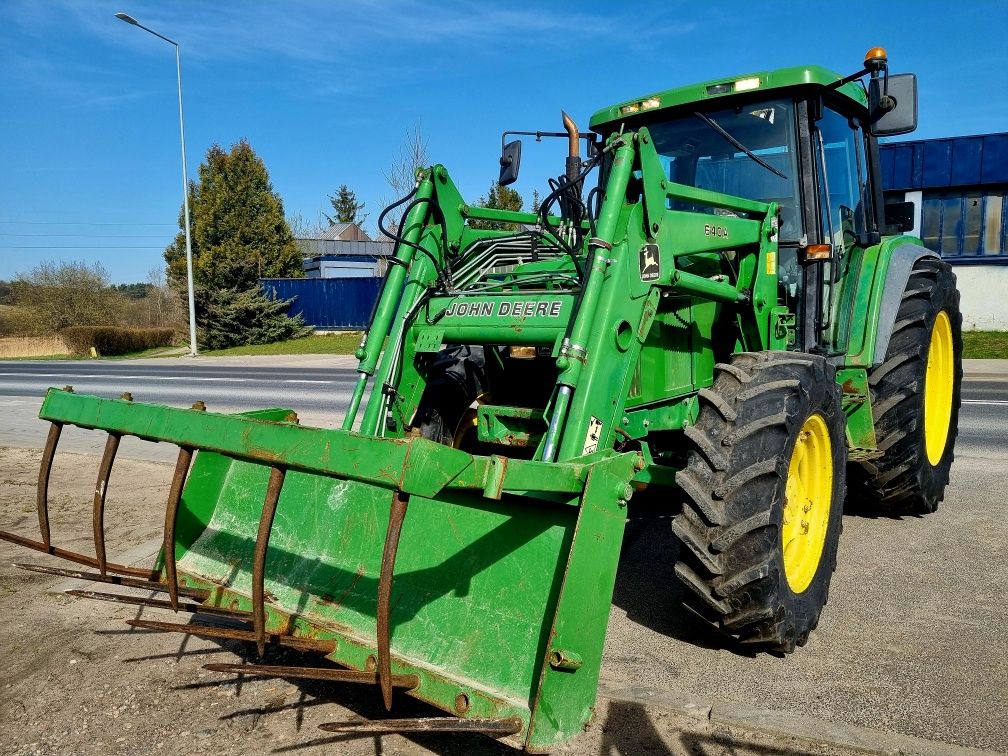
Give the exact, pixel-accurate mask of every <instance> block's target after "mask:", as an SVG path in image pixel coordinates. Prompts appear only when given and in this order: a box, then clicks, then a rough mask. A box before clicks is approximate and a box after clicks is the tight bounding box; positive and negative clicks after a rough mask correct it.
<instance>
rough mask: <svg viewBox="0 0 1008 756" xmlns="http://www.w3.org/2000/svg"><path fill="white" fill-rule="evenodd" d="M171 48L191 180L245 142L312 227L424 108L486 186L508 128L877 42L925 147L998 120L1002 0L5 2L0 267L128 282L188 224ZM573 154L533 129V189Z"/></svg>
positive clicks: (392, 150) (529, 165)
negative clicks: (64, 265)
mask: <svg viewBox="0 0 1008 756" xmlns="http://www.w3.org/2000/svg"><path fill="white" fill-rule="evenodd" d="M120 10H121V11H125V12H127V13H129V14H131V15H133V16H135V17H136V18H137V19H138V20H140V21H141V23H144V24H146V25H147V26H150V27H152V28H154V29H156V30H157V31H159V32H160V33H162V34H164V35H165V36H168V37H172V38H174V39H175V40H177V41H178V42H179V43H180V44H181V45H182V76H183V85H184V96H185V111H186V139H187V145H188V158H189V164H190V175H194V174H195V173H196V167H197V166H198V164H199V162H200V160H201V159H202V157H203V155H204V154H205V153H206V150H207V148H208V147H209V146H210V145H211V144H213V143H215V142H216V143H219V144H222V145H224V146H229V145H231V144H232V143H234V142H236V141H237V140H239V139H242V138H246V139H248V140H249V142H250V143H251V144H252V146H253V148H254V149H255V150H256V151H257V152H258V153H259V155H260V156H261V157H262V158H263V160H264V161H265V163H266V166H267V168H268V169H269V171H270V175H271V177H272V180H273V185H274V187H275V189H276V190H277V191H278V192H279V193H280V195H281V197H282V198H283V201H284V204H285V208H286V211H287V213H288V215H291V214H293V213H300V214H301V215H302V216H304V217H306V218H308V219H310V220H314V219H316V218H317V217H318V213H319V211H320V210H321V209H323V207H326V206H327V204H326V199H325V198H326V195H327V194H330V193H332V192H333V191H335V189H336V187H337V186H338V185H339V184H341V183H346V184H348V185H349V186H350V187H351V188H352V189H354V190H355V191H356V192H357V195H358V198H359V199H361V200H363V201H365V202H366V203H367V208H366V211H367V212H368V213H370V217H369V218H368V222H367V225H368V226H371V225H372V224H373V222H374V220H375V219H376V218H377V215H378V212H379V210H380V206H381V199H382V198H388V197H389V194H390V190H389V188H388V186H387V184H386V182H385V179H384V178H383V175H382V172H383V171H384V170H385V169H387V167H388V166H389V164H390V163H391V162H392V160H393V159H394V157H395V155H396V154H397V152H398V149H399V145H400V144H401V143H402V141H403V137H404V134H405V132H406V131H407V130H408V129H410V128H411V127H412V126H413V125H414V124H416V123H417V121H418V120H419V121H420V123H421V128H422V132H423V134H424V137H425V138H426V139H427V141H428V154H429V156H430V158H431V161H432V162H440V163H444V164H445V165H446V166H447V167H448V169H449V171H450V172H451V174H452V176H453V178H454V179H455V181H456V183H458V185H459V186H460V188H461V189H462V192H463V194H464V195H465V196H466V197H468V198H470V199H471V200H473V201H475V200H478V198H479V197H480V195H483V194H486V191H487V189H488V187H489V185H490V182H491V180H492V179H493V177H494V176H495V175H496V172H497V158H498V155H499V149H500V132H501V131H502V130H503V129H505V128H507V129H529V130H535V129H542V130H549V131H552V130H557V129H559V127H560V118H559V113H560V109H561V108H565V109H566V110H568V111H569V112H570V113H571V114H572V115H574V117H575V119H576V120H577V121H578V122H579V123H581V124H583V125H586V124H587V121H588V117H589V116H590V115H591V113H592V112H594V111H595V110H596V109H597V108H599V107H602V106H604V105H607V104H610V103H612V102H616V101H620V100H625V99H629V98H631V97H634V96H637V95H640V94H645V93H648V92H652V91H655V90H660V89H665V88H668V87H672V86H677V85H680V84H687V83H690V82H692V81H698V80H705V79H712V78H720V77H722V76H724V77H728V76H732V75H734V74H738V73H744V72H747V71H755V70H761V69H768V68H777V67H782V66H790V65H800V64H806V63H818V64H821V65H825V66H827V67H829V68H832V69H834V70H837V71H840V72H844V73H846V72H850V71H854V70H856V69H857V68H858V67H859V64H860V61H861V59H862V56H863V54H864V52H865V50H866V49H868V48H869V47H871V46H874V45H883V46H885V47H886V48H887V50H888V52H889V59H890V63H891V70H892V71H893V72H903V71H914V72H916V73H917V74H918V76H919V80H920V86H921V90H920V121H919V124H920V126H919V129H918V131H917V132H916V133H915V134H914V135H913V137H914V138H926V137H936V136H948V135H958V134H971V133H986V132H992V131H1005V130H1008V88H1006V87H1005V75H1006V74H1005V72H1006V70H1008V52H1006V50H1005V41H1004V30H1005V29H1006V28H1008V2H1004V1H1002V0H970V1H969V2H959V3H947V2H926V1H920V2H889V3H886V2H876V3H869V4H855V5H852V4H851V3H845V2H812V1H811V0H806V1H805V2H795V3H791V2H773V1H772V0H764V2H760V3H756V2H751V1H750V2H719V3H697V2H673V1H671V0H665V1H664V2H655V3H633V2H627V3H611V2H608V3H606V2H593V1H591V0H588V1H585V2H579V3H577V4H573V3H572V4H569V5H568V4H562V3H551V2H545V1H544V0H539V1H538V2H507V3H500V4H497V3H493V2H489V1H485V2H480V1H479V0H473V1H471V2H438V3H433V2H432V3H423V2H416V1H414V0H387V1H381V0H348V1H344V2H307V1H305V2H285V3H279V2H272V3H266V2H252V1H249V2H237V1H234V2H213V3H209V2H161V3H155V2H138V1H137V0H114V2H106V1H105V0H94V1H93V2H89V1H88V0H79V1H74V2H70V1H69V0H63V1H61V0H49V1H47V2H37V1H34V0H29V1H27V2H18V1H17V0H5V1H4V2H3V4H2V5H0V29H2V31H0V40H2V44H0V98H2V102H3V105H2V106H0V278H10V277H12V276H14V275H15V274H16V273H17V272H19V271H25V270H28V269H29V268H31V267H32V266H34V265H36V264H37V263H38V262H40V261H41V260H44V259H51V260H86V261H89V262H90V261H94V260H99V261H101V262H102V264H103V265H105V267H106V268H107V269H108V270H109V272H110V273H111V275H112V278H113V280H115V281H119V282H127V281H137V280H145V279H146V277H147V273H148V271H149V270H150V269H151V268H152V267H155V266H162V265H163V261H162V257H161V252H162V250H163V248H164V246H165V245H166V244H167V243H168V242H169V241H170V240H171V239H172V237H173V236H174V234H175V232H176V231H177V228H178V226H177V221H176V218H177V214H178V212H179V204H180V201H181V176H180V155H179V143H178V118H177V110H176V107H177V103H176V99H175V98H176V89H175V87H176V83H175V60H174V52H173V48H172V47H171V46H170V45H168V44H167V43H165V42H162V41H161V40H159V39H157V38H155V37H152V36H151V35H149V34H147V33H146V32H143V31H141V30H140V29H137V28H135V27H131V26H127V25H126V24H124V23H122V22H121V21H119V20H117V19H115V18H114V17H113V14H114V13H115V12H116V11H120ZM562 169H563V146H562V145H561V144H558V143H552V144H545V143H544V144H542V145H535V144H534V143H533V142H526V144H525V152H524V155H523V166H522V179H521V181H520V182H519V183H518V184H517V185H516V188H518V189H519V191H521V192H522V193H523V195H525V196H526V197H531V193H532V189H533V188H535V187H537V186H540V187H541V185H542V183H543V181H544V178H545V176H546V175H547V174H548V173H550V174H552V173H559V172H561V171H562Z"/></svg>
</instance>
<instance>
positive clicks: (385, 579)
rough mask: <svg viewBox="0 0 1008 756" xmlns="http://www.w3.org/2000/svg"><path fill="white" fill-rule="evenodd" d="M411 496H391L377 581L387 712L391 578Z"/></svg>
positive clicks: (389, 700)
mask: <svg viewBox="0 0 1008 756" xmlns="http://www.w3.org/2000/svg"><path fill="white" fill-rule="evenodd" d="M408 504H409V495H408V494H404V493H403V492H402V491H398V490H397V491H393V492H392V507H391V509H390V510H389V524H388V532H387V533H386V535H385V549H384V550H383V552H382V562H381V573H380V575H379V577H378V611H377V620H378V627H377V635H378V639H377V640H378V680H379V683H380V684H381V691H382V701H383V702H384V703H385V709H386V711H388V710H391V708H392V654H391V649H390V645H391V628H390V626H389V614H390V607H391V599H392V578H393V574H394V572H395V558H396V552H397V551H398V550H399V535H400V534H401V533H402V525H403V520H405V519H406V508H407V505H408Z"/></svg>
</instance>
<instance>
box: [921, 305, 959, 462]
mask: <svg viewBox="0 0 1008 756" xmlns="http://www.w3.org/2000/svg"><path fill="white" fill-rule="evenodd" d="M954 382H955V375H954V371H953V356H952V323H951V322H950V321H949V316H948V313H946V312H945V311H944V310H942V311H941V312H939V313H938V317H937V318H935V322H934V327H933V328H932V329H931V345H930V346H929V347H928V358H927V372H926V374H925V376H924V448H925V449H926V450H927V458H928V462H930V463H931V465H932V467H933V466H935V465H937V464H938V463H939V462H941V458H942V456H943V455H944V454H945V442H946V441H947V440H948V431H949V423H950V422H951V420H952V386H953V383H954Z"/></svg>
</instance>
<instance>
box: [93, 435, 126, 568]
mask: <svg viewBox="0 0 1008 756" xmlns="http://www.w3.org/2000/svg"><path fill="white" fill-rule="evenodd" d="M120 438H121V436H120V435H119V434H118V433H109V434H108V439H107V440H106V441H105V453H104V454H102V460H101V465H100V466H99V468H98V482H97V483H95V494H94V520H93V527H94V542H95V556H96V557H97V558H98V570H99V571H100V572H101V574H102V575H104V574H105V573H106V571H107V567H106V559H105V494H106V492H107V491H108V482H109V476H110V475H111V474H112V464H113V463H114V462H115V456H116V452H117V451H119V439H120Z"/></svg>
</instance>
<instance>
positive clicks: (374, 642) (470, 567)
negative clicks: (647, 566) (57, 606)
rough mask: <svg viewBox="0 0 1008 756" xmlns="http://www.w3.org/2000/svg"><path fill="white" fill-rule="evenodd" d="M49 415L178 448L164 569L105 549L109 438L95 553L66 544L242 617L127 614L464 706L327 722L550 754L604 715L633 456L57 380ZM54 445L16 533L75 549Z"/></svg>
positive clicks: (255, 669)
mask: <svg viewBox="0 0 1008 756" xmlns="http://www.w3.org/2000/svg"><path fill="white" fill-rule="evenodd" d="M40 417H42V418H43V419H45V420H49V421H51V422H52V423H53V424H54V425H53V427H54V428H59V427H62V425H76V426H80V427H83V428H94V429H101V430H104V431H106V432H108V433H109V438H110V439H113V438H114V439H116V441H114V442H113V441H110V442H109V446H110V447H114V446H115V445H116V444H117V442H118V438H119V437H121V436H123V435H132V436H136V437H139V438H142V439H146V440H150V441H162V442H170V443H174V444H176V445H178V446H179V447H180V454H179V462H178V465H177V468H176V474H175V478H174V480H173V484H172V489H171V491H169V492H168V496H167V499H168V506H167V511H166V517H165V543H166V548H165V550H163V552H162V554H161V557H160V558H159V561H158V563H157V565H156V566H155V568H154V569H153V570H149V571H145V570H137V569H136V568H127V567H123V566H121V565H116V564H115V563H114V562H110V561H109V560H108V559H107V558H106V556H105V555H104V543H103V541H104V539H103V537H102V535H101V534H100V532H99V531H100V528H101V527H102V525H101V522H100V521H101V520H102V517H103V516H104V515H103V513H102V515H101V516H99V511H98V510H99V508H103V504H104V490H105V484H106V483H107V482H108V471H109V469H111V464H112V460H113V459H114V449H112V452H111V453H110V454H106V458H105V459H103V463H102V465H101V467H102V470H101V474H102V475H103V476H104V477H103V478H102V477H100V478H99V486H98V488H100V489H101V493H100V495H99V493H97V492H96V496H95V516H94V528H95V541H96V556H95V558H94V559H90V558H89V557H86V556H85V555H71V556H69V558H71V559H73V558H75V557H76V559H75V561H78V562H83V563H85V564H91V565H93V566H96V567H98V568H99V572H98V573H94V574H93V577H94V578H95V579H99V580H104V582H115V583H122V584H125V585H130V584H131V583H139V584H142V585H144V586H148V587H155V588H159V589H161V590H163V591H164V592H167V593H168V594H169V597H170V601H160V602H158V601H156V600H152V602H151V603H153V604H154V605H164V606H174V607H177V608H179V609H183V610H186V611H195V609H197V608H200V610H201V611H202V607H213V608H214V609H215V610H216V611H217V612H218V613H223V614H225V615H227V616H230V617H232V618H234V619H237V620H239V621H241V622H242V623H244V625H243V626H242V627H241V628H234V627H223V626H209V625H199V624H183V623H163V622H149V621H146V620H134V621H131V624H134V625H136V626H140V627H147V628H150V629H161V630H168V631H179V632H185V633H190V634H195V635H204V636H207V637H229V638H238V639H241V640H247V641H249V642H254V643H256V644H257V645H258V647H259V649H260V651H261V650H262V649H263V648H264V646H265V645H266V644H268V643H273V644H279V645H286V646H293V647H296V648H300V649H302V650H314V651H318V652H319V653H321V654H323V655H324V656H326V657H328V658H329V659H330V660H332V661H334V662H337V663H338V664H339V665H341V666H342V667H345V668H346V670H336V669H332V668H312V667H308V668H291V667H268V666H262V665H242V666H237V665H214V666H213V667H212V668H213V669H216V670H217V671H221V672H239V671H241V672H252V673H255V674H266V675H270V674H275V675H280V676H284V677H309V678H313V679H328V680H333V681H336V682H344V683H350V682H356V683H361V682H363V683H369V684H372V685H375V686H376V688H377V689H380V691H381V695H382V697H383V699H384V701H385V704H386V707H391V705H392V703H393V698H394V696H395V695H400V694H401V693H396V692H395V691H401V692H406V693H408V694H409V695H411V696H415V697H416V698H419V699H422V700H424V701H427V702H429V703H431V704H433V705H434V706H436V707H438V708H440V709H442V710H444V711H445V712H447V713H448V714H449V715H450V717H447V718H440V717H438V718H428V719H419V720H401V719H388V720H379V721H376V722H371V723H361V722H347V723H328V724H326V725H325V726H324V729H327V730H331V731H361V732H388V731H409V730H426V731H430V730H468V731H474V730H475V731H480V732H485V733H487V734H489V735H491V736H493V737H499V738H501V739H503V740H504V741H505V742H508V743H510V744H512V745H514V746H518V747H524V748H526V749H528V750H531V751H546V750H549V749H550V748H551V747H554V746H556V745H558V744H560V743H563V742H564V741H566V740H569V739H571V738H572V737H574V736H575V735H576V734H577V733H578V732H580V731H581V730H582V728H583V727H584V725H585V724H586V723H587V722H588V721H589V720H590V719H591V716H592V707H593V706H594V702H595V693H596V686H597V682H598V674H599V667H600V663H601V655H602V646H603V641H604V638H605V631H606V624H607V622H608V617H609V606H610V602H611V597H612V590H613V583H614V579H615V572H616V565H617V560H618V555H619V547H620V543H621V540H622V536H623V525H624V521H625V512H624V507H625V504H626V500H627V499H628V498H629V494H630V489H629V483H630V480H631V478H632V477H633V476H634V474H635V472H636V471H637V470H638V469H640V467H641V465H642V462H641V459H640V457H639V455H637V454H636V453H628V454H618V453H615V452H608V453H604V454H596V455H591V456H589V457H584V458H580V459H578V460H575V461H572V462H568V463H544V462H531V461H524V460H516V459H509V458H504V457H483V456H476V455H470V454H468V453H466V452H463V451H460V450H457V449H452V448H449V447H446V446H442V445H439V444H436V443H434V442H432V441H429V440H427V439H424V438H419V437H416V438H412V437H411V438H407V439H390V438H375V437H369V436H363V435H359V434H355V433H351V432H347V431H338V430H326V429H319V428H310V427H303V426H300V425H298V424H297V422H296V419H295V418H294V415H293V413H291V412H289V411H286V410H268V411H261V412H256V413H248V414H245V415H223V414H215V413H210V412H206V411H203V410H201V409H200V408H195V409H192V410H181V409H171V408H167V407H161V406H156V405H149V404H141V403H136V402H132V401H130V400H127V399H123V400H110V399H101V398H97V397H90V396H78V395H75V394H73V393H71V392H68V391H60V390H55V389H50V391H49V392H48V394H47V396H46V399H45V402H44V404H43V406H42V410H41V412H40ZM51 435H55V437H56V439H57V440H58V435H59V433H58V431H56V432H54V434H51ZM52 446H53V449H52V450H49V448H48V446H47V451H48V452H49V453H48V454H45V455H44V456H43V474H40V489H39V508H40V525H41V526H42V529H43V541H42V542H38V543H33V542H28V541H27V539H25V538H23V537H20V536H11V535H9V534H5V535H4V537H7V538H8V540H17V541H18V542H21V543H24V544H25V545H29V546H33V547H35V548H38V549H39V550H43V551H48V552H49V553H55V554H56V555H58V556H67V555H68V553H69V552H62V553H60V550H58V549H57V548H56V547H54V546H53V545H52V544H51V543H50V542H49V535H48V532H47V531H48V525H47V522H45V523H44V521H45V520H46V518H45V517H44V516H43V513H42V510H43V508H44V507H43V505H44V498H45V488H46V487H47V485H48V471H47V469H46V465H47V464H51V456H52V453H54V452H55V441H54V442H53V444H52ZM110 455H111V456H110ZM183 484H184V487H183ZM99 499H100V500H101V501H99ZM99 543H101V545H100V546H99ZM110 573H112V574H110ZM102 576H104V577H102ZM88 595H89V596H90V597H92V598H109V597H110V595H109V594H88ZM111 598H115V596H114V595H112V596H111ZM133 601H134V602H141V603H142V602H143V601H144V600H142V599H140V600H137V599H133Z"/></svg>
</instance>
